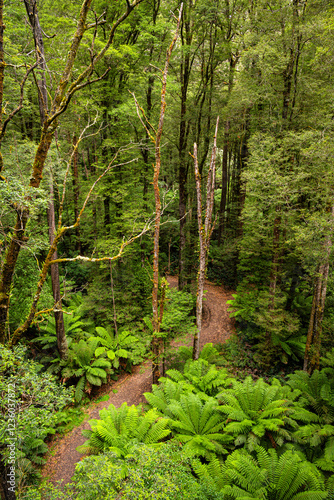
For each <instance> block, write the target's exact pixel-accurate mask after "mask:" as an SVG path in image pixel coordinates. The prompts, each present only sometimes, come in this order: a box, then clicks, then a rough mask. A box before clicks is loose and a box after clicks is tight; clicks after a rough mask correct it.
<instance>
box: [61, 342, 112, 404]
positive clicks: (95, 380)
mask: <svg viewBox="0 0 334 500" xmlns="http://www.w3.org/2000/svg"><path fill="white" fill-rule="evenodd" d="M97 344H98V340H97V339H96V338H95V337H93V338H92V339H90V341H87V342H85V341H84V340H80V342H78V343H77V344H73V343H72V344H71V347H70V348H69V353H68V357H67V359H66V360H64V361H62V362H61V365H62V366H64V368H63V369H62V372H61V373H62V376H63V377H64V378H65V379H69V378H71V377H75V378H79V380H78V382H77V385H76V389H75V400H76V401H77V402H79V401H81V399H82V397H83V395H84V391H87V392H89V391H90V387H91V386H92V385H97V386H100V385H101V384H102V382H103V383H105V382H106V381H107V375H108V373H112V371H111V362H110V361H108V360H106V359H102V358H98V357H97V356H96V355H95V352H96V348H97Z"/></svg>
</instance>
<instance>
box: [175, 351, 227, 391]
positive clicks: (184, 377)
mask: <svg viewBox="0 0 334 500" xmlns="http://www.w3.org/2000/svg"><path fill="white" fill-rule="evenodd" d="M167 375H168V376H169V377H170V378H171V379H172V380H174V381H175V382H187V383H188V384H189V386H188V387H189V389H191V391H192V392H195V393H198V395H200V396H201V397H203V399H207V398H208V396H209V397H213V396H216V395H217V394H218V392H219V391H220V390H221V389H223V388H226V387H228V386H229V385H231V383H232V380H233V379H232V378H230V377H229V375H228V373H227V371H226V370H224V369H220V370H217V368H216V367H215V366H214V365H210V364H209V363H208V362H207V361H206V360H205V359H198V360H196V361H193V360H188V361H187V362H186V364H185V367H184V372H183V374H182V373H180V372H179V371H178V370H168V371H167Z"/></svg>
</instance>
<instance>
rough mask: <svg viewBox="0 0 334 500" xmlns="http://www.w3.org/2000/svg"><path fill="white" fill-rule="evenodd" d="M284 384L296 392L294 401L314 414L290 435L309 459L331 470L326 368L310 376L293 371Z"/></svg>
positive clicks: (333, 456) (332, 421)
mask: <svg viewBox="0 0 334 500" xmlns="http://www.w3.org/2000/svg"><path fill="white" fill-rule="evenodd" d="M288 384H289V385H290V386H291V387H292V388H293V389H295V390H298V391H300V397H299V399H298V403H299V404H300V405H301V406H303V407H304V408H306V409H307V410H309V411H312V412H314V413H315V414H316V415H317V417H318V418H317V421H316V422H315V423H313V424H312V425H310V424H309V425H302V426H300V427H299V428H298V429H297V430H296V432H295V433H294V437H295V439H296V440H297V442H299V443H300V444H301V445H302V449H303V451H304V452H305V453H306V456H307V457H308V459H309V460H311V461H312V462H314V463H315V464H316V465H317V466H318V467H319V468H321V469H322V470H324V471H332V472H334V397H333V394H334V377H333V374H332V373H329V374H328V373H327V372H326V369H323V370H321V371H320V372H319V371H318V370H315V371H314V372H313V374H312V375H309V374H308V373H307V372H304V371H297V372H295V373H293V374H292V375H290V376H289V382H288Z"/></svg>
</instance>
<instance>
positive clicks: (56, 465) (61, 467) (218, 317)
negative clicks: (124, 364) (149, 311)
mask: <svg viewBox="0 0 334 500" xmlns="http://www.w3.org/2000/svg"><path fill="white" fill-rule="evenodd" d="M168 282H169V284H170V286H172V287H176V286H177V277H176V276H169V277H168ZM205 289H206V290H207V292H206V295H205V297H206V300H205V301H204V303H203V327H202V335H201V341H200V346H201V348H202V347H203V345H204V344H206V343H208V342H212V343H214V344H215V343H217V342H222V343H223V342H225V341H226V340H227V339H228V338H229V336H230V335H231V333H233V330H234V323H233V320H231V319H230V318H229V314H228V312H227V309H228V306H227V304H226V301H227V300H229V299H231V298H232V295H231V293H232V292H227V291H225V290H224V289H223V287H221V286H217V285H214V284H212V283H210V282H208V281H207V282H206V283H205ZM190 343H191V340H190ZM151 385H152V382H151V364H150V362H145V363H144V364H142V365H141V366H136V367H134V369H133V372H132V374H122V375H121V376H120V378H119V379H118V381H117V382H115V383H114V384H113V385H112V386H111V387H110V392H109V400H108V401H103V402H100V403H97V404H93V405H91V407H90V408H89V410H87V420H89V419H91V418H99V411H100V410H101V409H102V408H108V406H109V405H110V404H113V405H115V406H116V407H119V406H121V404H122V403H124V402H127V403H128V405H133V404H135V405H137V404H140V403H143V402H145V398H144V396H143V393H144V392H147V391H150V390H151ZM113 391H117V392H113ZM83 429H90V426H89V424H88V422H87V421H85V422H84V423H83V424H81V425H80V426H79V427H77V428H75V429H73V431H71V432H70V433H68V434H67V435H65V436H64V437H61V438H60V439H59V440H58V441H57V443H56V445H55V446H54V448H53V452H52V454H50V455H49V456H48V457H47V463H46V464H45V466H44V467H43V471H42V474H43V477H45V478H47V479H48V480H49V481H50V482H52V483H54V484H55V483H56V482H57V481H61V480H62V481H63V484H66V483H68V482H70V480H71V477H72V476H73V474H74V470H75V465H76V463H78V462H79V461H80V460H81V458H82V454H81V453H79V452H78V451H76V448H77V447H78V446H80V445H81V444H83V443H84V442H85V441H86V438H85V437H84V436H83V435H82V433H81V431H82V430H83Z"/></svg>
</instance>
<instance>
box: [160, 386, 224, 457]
mask: <svg viewBox="0 0 334 500" xmlns="http://www.w3.org/2000/svg"><path fill="white" fill-rule="evenodd" d="M168 414H171V415H172V417H171V418H170V419H169V425H170V427H171V429H172V431H173V434H174V436H175V438H176V439H177V440H179V441H180V442H181V443H184V451H185V452H186V454H187V455H190V456H194V455H199V456H210V453H212V452H216V453H220V454H221V453H226V450H225V449H224V448H223V446H222V444H223V443H229V442H230V441H231V439H230V437H229V436H227V435H226V434H223V433H222V432H221V431H222V429H223V428H224V423H223V422H222V419H221V415H220V414H219V413H218V412H217V402H216V401H215V400H214V399H210V400H208V401H205V402H203V401H202V400H201V399H200V397H199V396H198V395H196V394H192V393H189V394H186V395H182V396H181V398H180V401H173V402H172V403H171V404H170V405H169V406H168Z"/></svg>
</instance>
